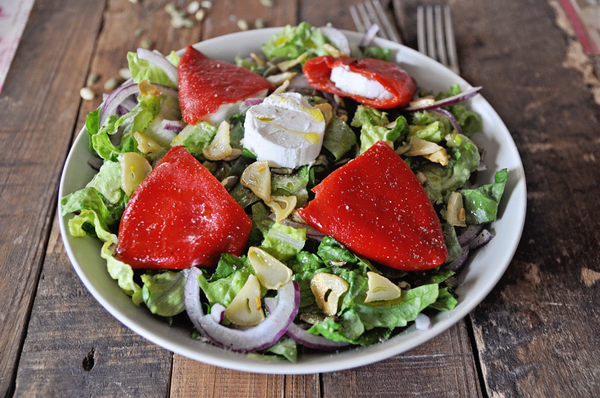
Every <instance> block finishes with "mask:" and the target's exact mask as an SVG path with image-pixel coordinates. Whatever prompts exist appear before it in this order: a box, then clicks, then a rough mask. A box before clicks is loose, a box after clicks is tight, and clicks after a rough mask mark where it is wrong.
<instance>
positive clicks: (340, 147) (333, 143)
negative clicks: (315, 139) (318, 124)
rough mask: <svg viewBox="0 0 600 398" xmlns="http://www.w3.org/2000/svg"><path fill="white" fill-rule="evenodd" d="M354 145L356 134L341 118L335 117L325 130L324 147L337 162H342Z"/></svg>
mask: <svg viewBox="0 0 600 398" xmlns="http://www.w3.org/2000/svg"><path fill="white" fill-rule="evenodd" d="M354 145H356V134H354V131H352V129H351V128H350V127H349V126H348V124H346V122H344V121H343V120H342V119H341V118H340V117H339V116H337V115H333V118H332V119H331V121H330V122H329V123H328V124H327V128H326V129H325V136H324V137H323V146H324V147H325V148H326V149H327V150H328V151H329V152H331V154H332V155H333V157H334V158H335V160H340V159H341V158H342V156H344V155H345V154H346V153H347V152H348V151H349V150H350V149H351V148H352V147H353V146H354Z"/></svg>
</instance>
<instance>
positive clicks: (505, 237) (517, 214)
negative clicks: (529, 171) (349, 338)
mask: <svg viewBox="0 0 600 398" xmlns="http://www.w3.org/2000/svg"><path fill="white" fill-rule="evenodd" d="M280 29H281V28H270V29H261V30H254V31H248V32H241V33H234V34H230V35H227V36H222V37H218V38H215V39H211V40H207V41H204V42H201V43H198V44H196V45H195V47H196V48H198V49H199V50H200V51H202V52H204V53H205V54H206V55H208V56H209V57H212V58H218V59H221V60H225V61H230V62H233V60H234V57H235V56H236V55H241V56H247V55H248V54H249V53H250V52H251V51H254V52H257V51H260V45H261V44H262V43H264V42H265V41H266V40H267V39H268V38H269V37H271V36H272V35H273V34H275V33H276V32H278V31H279V30H280ZM344 33H345V34H346V35H347V36H348V37H349V38H350V40H352V41H354V42H356V43H358V42H359V41H360V36H359V35H358V34H357V33H354V32H344ZM374 44H375V45H377V46H380V47H388V48H391V49H392V50H393V56H392V58H393V59H395V60H396V62H398V63H399V64H400V65H401V66H402V67H403V68H405V69H406V70H407V71H408V72H409V73H410V74H411V75H412V76H413V77H414V78H415V79H416V80H417V82H418V84H419V85H420V86H421V87H425V88H428V89H431V90H433V91H448V90H449V86H450V85H451V84H456V83H460V85H461V87H462V88H463V90H464V89H466V88H468V87H470V86H469V84H468V83H467V82H466V81H464V80H463V79H461V78H460V77H459V76H457V75H456V74H454V73H453V72H451V71H450V70H449V69H447V68H445V67H444V66H442V65H441V64H439V63H437V62H435V61H433V60H431V59H430V58H428V57H426V56H424V55H422V54H421V53H419V52H417V51H414V50H412V49H410V48H407V47H403V46H400V45H398V44H396V43H393V42H389V41H386V40H380V39H375V41H374ZM469 106H470V107H471V109H473V110H474V111H476V112H478V113H479V114H480V115H481V117H482V118H483V121H484V124H483V130H484V131H483V134H477V135H476V136H475V137H474V138H475V140H476V141H477V142H478V143H479V144H480V145H482V146H483V147H484V148H485V149H486V151H487V153H486V163H487V164H488V166H489V169H488V170H489V171H486V172H483V173H481V176H482V180H483V182H484V183H488V182H492V181H493V174H494V172H495V171H496V170H498V169H501V168H507V169H508V171H509V180H508V183H507V187H506V192H505V196H504V198H503V201H502V204H501V208H500V218H499V220H498V221H496V222H495V223H493V225H492V231H493V233H494V234H495V235H496V237H495V239H493V240H492V241H491V242H490V243H489V244H488V245H487V246H485V247H484V248H482V249H480V250H479V251H478V252H477V253H476V255H475V256H473V257H472V258H471V260H470V261H469V263H468V264H467V265H466V267H465V268H464V269H463V270H462V272H461V273H460V277H459V281H460V286H459V288H458V289H457V293H458V295H459V304H458V305H457V306H456V308H455V309H453V310H452V311H448V312H440V313H439V314H437V315H435V316H434V317H432V327H431V328H430V329H429V330H426V331H418V330H416V329H415V327H414V325H413V326H411V327H409V328H408V329H406V330H405V331H404V332H402V333H401V334H399V335H397V336H395V337H394V338H392V339H390V340H389V341H386V342H384V343H380V344H375V345H372V346H369V347H362V348H357V349H351V350H349V351H344V352H340V353H323V354H313V355H308V356H302V357H301V359H300V360H299V361H298V363H296V364H293V363H290V362H287V361H277V362H260V361H255V360H250V359H248V358H246V355H244V354H238V353H234V352H230V351H226V350H224V349H221V348H218V347H214V346H211V345H207V344H204V343H201V342H199V341H196V340H192V339H190V338H189V333H190V330H188V329H182V328H177V327H169V326H168V325H167V324H166V322H164V321H161V320H159V319H157V318H155V317H153V316H151V314H150V312H149V311H147V310H145V309H144V308H140V307H136V306H135V305H134V304H133V302H132V301H131V299H130V298H129V297H127V296H126V295H125V294H124V293H123V292H121V290H120V289H119V287H118V286H117V283H116V282H115V281H114V280H112V279H111V278H110V276H109V275H108V272H107V271H106V262H105V261H104V260H103V259H102V258H101V257H100V247H101V244H100V241H98V240H96V239H94V238H90V237H85V238H73V237H72V236H70V235H69V233H68V228H67V220H68V218H69V216H67V217H64V218H63V217H59V223H60V232H61V235H62V238H63V241H64V244H65V250H66V252H67V254H68V256H69V258H70V260H71V262H72V264H73V267H74V269H75V271H76V272H77V274H78V275H79V277H80V278H81V280H82V282H83V283H84V285H85V286H86V287H87V289H88V290H89V291H90V293H91V294H92V295H93V296H94V297H95V298H96V300H98V302H99V303H100V304H101V305H102V306H103V307H104V308H105V309H106V310H107V311H108V312H110V313H111V314H112V315H113V316H114V317H115V318H117V319H118V320H119V321H121V322H122V323H123V324H124V325H125V326H127V327H129V328H130V329H132V330H133V331H134V332H136V333H138V334H139V335H141V336H143V337H145V338H146V339H148V340H150V341H151V342H153V343H155V344H157V345H159V346H161V347H164V348H165V349H167V350H169V351H172V352H175V353H177V354H180V355H183V356H186V357H189V358H191V359H194V360H198V361H201V362H205V363H209V364H212V365H216V366H221V367H225V368H230V369H236V370H241V371H248V372H258V373H276V374H304V373H317V372H330V371H339V370H343V369H349V368H353V367H357V366H362V365H367V364H370V363H373V362H377V361H380V360H383V359H386V358H389V357H391V356H394V355H396V354H399V353H402V352H405V351H407V350H410V349H411V348H414V347H416V346H418V345H420V344H422V343H424V342H426V341H428V340H430V339H432V338H435V337H436V336H437V335H439V334H440V333H442V332H443V331H445V330H446V329H448V328H450V327H451V326H452V325H454V324H455V323H456V322H458V321H459V320H460V319H462V318H463V317H464V316H466V315H467V314H468V313H469V312H471V310H473V309H474V308H475V307H476V306H477V305H478V304H479V303H480V302H481V301H482V300H483V299H484V298H485V297H486V296H487V294H488V293H489V292H490V291H491V290H492V288H493V287H494V286H495V285H496V283H497V282H498V280H499V279H500V277H501V276H502V274H503V273H504V271H505V270H506V268H507V266H508V264H509V263H510V261H511V259H512V257H513V255H514V252H515V250H516V248H517V245H518V243H519V240H520V237H521V232H522V229H523V224H524V221H525V210H526V186H525V175H524V172H523V165H522V163H521V159H520V157H519V153H518V151H517V148H516V146H515V144H514V141H513V139H512V137H511V135H510V133H509V131H508V130H507V128H506V126H505V125H504V123H503V122H502V120H501V119H500V117H499V116H498V115H497V114H496V112H495V111H494V110H493V109H492V107H491V106H490V104H488V102H487V101H486V100H485V99H484V98H483V97H482V96H481V95H478V96H477V97H475V98H474V99H472V100H471V102H470V105H469ZM89 156H90V153H89V150H88V137H87V134H85V133H84V134H79V136H78V137H77V139H76V140H75V143H74V145H73V148H72V149H71V151H70V153H69V156H68V158H67V161H66V163H65V167H64V170H63V175H62V179H61V182H60V188H59V198H62V197H64V196H65V195H68V194H70V193H72V192H74V191H76V190H78V189H81V188H83V187H84V186H85V184H87V182H89V181H90V180H91V178H92V176H93V174H94V171H93V170H92V169H91V168H90V167H88V166H87V161H88V159H89ZM59 200H60V199H59Z"/></svg>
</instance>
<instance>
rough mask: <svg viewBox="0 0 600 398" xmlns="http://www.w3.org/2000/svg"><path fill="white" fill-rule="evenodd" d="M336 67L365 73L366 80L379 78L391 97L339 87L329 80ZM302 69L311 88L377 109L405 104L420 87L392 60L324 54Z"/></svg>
mask: <svg viewBox="0 0 600 398" xmlns="http://www.w3.org/2000/svg"><path fill="white" fill-rule="evenodd" d="M336 66H341V67H343V68H345V69H346V70H348V71H350V72H354V73H358V74H360V75H363V76H364V77H366V78H367V79H371V80H376V81H377V82H379V83H380V84H381V85H382V86H383V87H384V88H385V89H386V90H387V91H388V92H389V93H390V94H392V98H390V99H369V98H366V97H362V96H360V95H356V94H351V93H346V92H344V91H342V90H340V89H338V88H337V87H336V86H335V83H334V82H332V81H331V79H330V75H331V69H333V68H334V67H336ZM302 71H303V72H304V76H306V79H307V80H308V83H309V84H310V85H311V86H312V87H314V88H316V89H318V90H323V91H327V92H328V93H333V94H337V95H339V96H341V97H350V98H352V99H353V100H355V101H357V102H360V103H361V104H365V105H370V106H372V107H374V108H384V109H389V108H395V107H398V106H406V105H408V103H409V102H410V100H411V99H412V97H413V95H414V94H415V91H416V89H417V83H416V82H415V79H413V78H412V77H411V76H410V75H409V74H408V73H406V71H405V70H404V69H402V68H401V67H399V66H398V65H396V64H395V63H393V62H386V61H381V60H378V59H374V58H358V59H355V58H333V57H332V56H330V55H324V56H321V57H316V58H312V59H309V60H308V61H306V63H305V64H304V67H303V69H302Z"/></svg>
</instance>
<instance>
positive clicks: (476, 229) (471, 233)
mask: <svg viewBox="0 0 600 398" xmlns="http://www.w3.org/2000/svg"><path fill="white" fill-rule="evenodd" d="M482 229H483V226H482V225H481V224H478V225H469V226H468V227H467V229H465V231H464V232H463V233H462V234H460V235H458V243H460V245H461V246H466V245H468V244H469V243H471V241H472V240H473V239H475V238H476V237H477V235H479V233H480V232H481V230H482Z"/></svg>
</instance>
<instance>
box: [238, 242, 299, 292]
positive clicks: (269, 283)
mask: <svg viewBox="0 0 600 398" xmlns="http://www.w3.org/2000/svg"><path fill="white" fill-rule="evenodd" d="M248 260H250V264H252V268H254V271H255V272H256V276H257V277H258V280H259V281H260V284H261V285H263V286H264V287H266V288H267V289H279V288H280V287H281V286H283V285H285V284H287V283H288V282H289V281H291V280H292V270H291V269H289V268H288V267H287V266H286V265H285V264H283V263H282V262H281V261H279V260H277V259H276V258H275V257H273V256H271V255H270V254H269V253H267V252H266V251H264V250H262V249H260V248H258V247H251V248H250V249H249V250H248Z"/></svg>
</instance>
